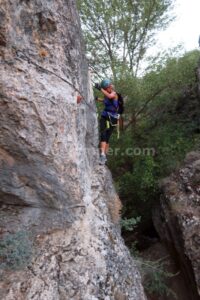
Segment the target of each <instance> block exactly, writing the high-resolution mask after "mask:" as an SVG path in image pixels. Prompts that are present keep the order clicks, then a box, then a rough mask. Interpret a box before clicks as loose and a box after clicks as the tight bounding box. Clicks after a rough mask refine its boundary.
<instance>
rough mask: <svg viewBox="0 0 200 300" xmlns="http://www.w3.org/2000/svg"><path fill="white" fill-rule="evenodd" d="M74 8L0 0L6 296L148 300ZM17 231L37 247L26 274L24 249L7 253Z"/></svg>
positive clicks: (44, 0) (2, 285) (68, 0)
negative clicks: (101, 160) (101, 149)
mask: <svg viewBox="0 0 200 300" xmlns="http://www.w3.org/2000/svg"><path fill="white" fill-rule="evenodd" d="M74 2H75V1H73V0H57V1H53V0H36V1H29V0H15V1H12V0H0V234H1V236H0V243H1V244H0V298H1V299H7V300H8V299H10V300H11V299H12V300H13V299H41V300H44V299H48V300H51V299H52V300H57V299H85V300H92V299H93V300H95V299H102V300H105V299H116V300H117V299H130V300H131V299H133V300H140V299H141V300H143V299H145V296H144V293H143V288H142V286H141V282H140V275H139V273H138V271H137V268H136V267H135V265H134V262H133V261H132V259H131V257H130V255H129V253H128V251H127V249H126V247H125V246H124V243H123V241H122V239H121V237H120V233H119V229H118V227H117V223H118V219H119V211H120V201H119V199H118V197H117V195H116V193H115V190H114V188H113V184H112V179H111V176H110V173H109V171H108V170H107V169H106V168H104V167H99V166H98V164H97V161H98V151H97V146H98V130H97V117H96V110H95V106H94V104H93V99H92V91H91V87H90V84H89V80H88V70H87V64H86V61H85V57H84V49H83V45H82V39H81V33H80V24H79V18H78V15H77V10H76V7H75V3H74ZM78 94H81V95H82V96H84V101H82V103H81V104H79V105H78V104H77V103H76V97H77V95H78ZM16 232H21V233H23V234H27V236H28V238H29V239H30V240H31V243H32V244H31V245H32V247H33V249H32V251H31V253H32V256H31V257H30V258H29V260H26V264H25V265H23V268H22V267H20V268H14V267H13V265H14V264H15V263H16V261H17V262H18V261H19V259H20V255H21V256H22V254H23V255H24V252H25V250H24V251H22V250H21V252H20V251H19V253H16V252H15V256H17V255H18V256H19V257H14V258H13V252H12V251H11V250H9V251H10V252H9V251H8V252H7V256H6V255H5V251H4V253H3V252H2V249H3V248H2V249H1V247H2V243H3V242H4V245H5V244H6V242H5V241H7V244H6V245H7V246H8V245H10V244H9V243H8V238H7V237H8V236H10V237H13V240H14V239H16V235H15V233H16ZM23 241H24V243H25V244H26V242H27V240H26V239H25V240H23ZM12 242H13V241H12ZM14 242H16V241H14ZM14 242H13V244H14V245H15V246H16V245H17V243H14ZM11 244H12V243H11ZM18 244H19V243H18ZM19 246H20V247H22V246H23V245H18V246H17V247H18V248H17V249H21V248H19ZM26 246H27V245H24V249H27V247H26ZM14 249H15V248H14ZM9 255H10V256H11V258H10V260H9ZM23 257H25V256H23ZM5 258H6V259H7V264H4V261H3V260H4V259H5ZM6 259H5V261H6ZM10 262H12V263H10ZM9 263H10V264H9Z"/></svg>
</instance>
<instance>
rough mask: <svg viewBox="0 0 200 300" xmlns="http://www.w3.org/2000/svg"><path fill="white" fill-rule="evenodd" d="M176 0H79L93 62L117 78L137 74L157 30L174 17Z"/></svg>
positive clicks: (95, 65)
mask: <svg viewBox="0 0 200 300" xmlns="http://www.w3.org/2000/svg"><path fill="white" fill-rule="evenodd" d="M172 2H173V1H172V0H148V1H146V0H103V1H99V0H92V1H89V0H78V6H79V11H80V16H81V20H82V28H83V32H84V35H85V40H86V47H87V53H88V57H89V62H90V64H91V66H92V67H93V68H94V70H95V71H96V72H97V73H98V72H100V73H102V74H104V75H110V74H112V76H113V78H114V79H116V78H119V74H120V77H124V76H126V74H127V73H129V74H131V75H132V76H136V75H137V72H138V69H139V66H140V62H141V60H142V59H143V57H144V54H145V53H146V50H147V48H148V47H149V46H150V45H151V44H152V42H153V41H154V36H155V33H156V31H157V30H160V29H163V28H166V26H167V25H168V24H169V23H170V22H171V21H172V19H173V17H172V16H171V15H170V10H171V8H172Z"/></svg>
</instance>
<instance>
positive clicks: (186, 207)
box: [154, 152, 200, 300]
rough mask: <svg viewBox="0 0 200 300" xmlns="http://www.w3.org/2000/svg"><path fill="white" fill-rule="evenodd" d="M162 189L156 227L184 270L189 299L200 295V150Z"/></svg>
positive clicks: (189, 157) (156, 215)
mask: <svg viewBox="0 0 200 300" xmlns="http://www.w3.org/2000/svg"><path fill="white" fill-rule="evenodd" d="M162 191H163V193H162V197H161V201H160V205H159V207H157V209H156V210H155V212H154V224H155V227H156V229H157V230H158V232H159V235H160V237H161V239H162V240H163V241H164V242H165V243H166V244H167V245H168V247H169V249H170V250H171V253H172V255H173V256H174V257H175V258H176V261H177V263H178V265H179V268H180V270H182V271H183V274H184V277H185V281H186V284H187V287H188V292H190V296H189V299H194V300H197V299H200V153H199V152H191V153H189V154H188V155H187V157H186V159H185V162H184V165H183V166H182V168H180V170H178V171H177V172H175V173H174V174H172V175H171V176H170V177H169V178H167V179H165V180H164V181H163V183H162Z"/></svg>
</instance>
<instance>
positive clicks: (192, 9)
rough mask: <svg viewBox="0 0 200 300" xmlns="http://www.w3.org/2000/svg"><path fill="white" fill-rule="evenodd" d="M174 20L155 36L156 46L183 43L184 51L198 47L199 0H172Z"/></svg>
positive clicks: (172, 45)
mask: <svg viewBox="0 0 200 300" xmlns="http://www.w3.org/2000/svg"><path fill="white" fill-rule="evenodd" d="M174 5H175V8H174V13H175V15H176V16H177V18H176V20H175V21H174V22H173V23H172V24H171V25H170V26H169V27H168V29H167V30H165V31H164V32H162V33H159V34H158V36H157V39H158V40H159V41H158V44H157V47H162V48H165V49H166V48H169V47H170V48H171V47H174V46H176V45H178V44H180V43H181V44H183V46H184V49H185V50H186V51H189V50H193V49H195V48H198V47H199V46H198V39H199V35H200V0H174Z"/></svg>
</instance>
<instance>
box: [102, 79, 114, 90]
mask: <svg viewBox="0 0 200 300" xmlns="http://www.w3.org/2000/svg"><path fill="white" fill-rule="evenodd" d="M111 84H112V82H111V80H110V79H104V80H102V82H101V88H102V89H106V88H107V87H108V86H109V85H111Z"/></svg>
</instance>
